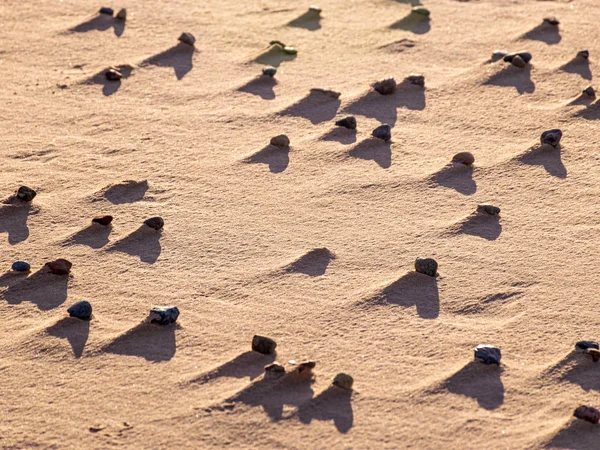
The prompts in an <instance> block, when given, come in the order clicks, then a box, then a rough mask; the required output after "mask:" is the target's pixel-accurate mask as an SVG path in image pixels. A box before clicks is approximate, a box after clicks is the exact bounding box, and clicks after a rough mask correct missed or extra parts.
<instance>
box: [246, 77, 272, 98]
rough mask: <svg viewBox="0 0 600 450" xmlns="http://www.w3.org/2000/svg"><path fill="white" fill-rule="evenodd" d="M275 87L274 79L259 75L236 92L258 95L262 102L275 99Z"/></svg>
mask: <svg viewBox="0 0 600 450" xmlns="http://www.w3.org/2000/svg"><path fill="white" fill-rule="evenodd" d="M275 86H277V80H276V79H275V78H273V77H270V76H267V75H261V76H259V77H257V78H254V79H253V80H251V81H249V82H248V83H246V84H245V85H244V86H242V87H241V88H239V89H238V91H240V92H246V93H248V94H252V95H258V96H259V97H260V98H262V99H263V100H273V99H274V98H275V91H274V90H273V88H274V87H275Z"/></svg>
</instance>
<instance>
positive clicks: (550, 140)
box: [540, 130, 562, 147]
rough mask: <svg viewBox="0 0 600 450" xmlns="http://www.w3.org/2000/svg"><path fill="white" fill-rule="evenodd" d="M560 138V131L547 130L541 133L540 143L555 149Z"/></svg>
mask: <svg viewBox="0 0 600 450" xmlns="http://www.w3.org/2000/svg"><path fill="white" fill-rule="evenodd" d="M561 138H562V131H560V130H548V131H544V132H543V133H542V136H541V138H540V142H541V143H542V144H548V145H551V146H552V147H556V146H557V145H558V143H559V142H560V139H561Z"/></svg>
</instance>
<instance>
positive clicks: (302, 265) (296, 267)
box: [284, 248, 335, 277]
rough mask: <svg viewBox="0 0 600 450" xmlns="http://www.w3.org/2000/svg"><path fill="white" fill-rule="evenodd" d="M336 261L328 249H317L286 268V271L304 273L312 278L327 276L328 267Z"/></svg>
mask: <svg viewBox="0 0 600 450" xmlns="http://www.w3.org/2000/svg"><path fill="white" fill-rule="evenodd" d="M334 259H335V255H334V254H333V253H331V252H330V251H329V250H328V249H327V248H315V249H312V250H311V251H309V252H307V253H306V254H304V255H302V256H301V257H300V258H298V259H297V260H296V261H294V262H293V263H291V264H289V265H288V266H286V267H285V268H284V270H285V271H286V272H288V273H303V274H305V275H308V276H311V277H319V276H321V275H324V274H325V271H326V270H327V266H329V263H330V262H331V261H333V260H334Z"/></svg>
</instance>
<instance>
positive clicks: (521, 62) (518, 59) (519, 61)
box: [510, 55, 527, 69]
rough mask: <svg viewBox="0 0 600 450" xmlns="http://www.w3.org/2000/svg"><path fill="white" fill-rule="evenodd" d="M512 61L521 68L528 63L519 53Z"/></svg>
mask: <svg viewBox="0 0 600 450" xmlns="http://www.w3.org/2000/svg"><path fill="white" fill-rule="evenodd" d="M510 63H511V64H512V65H513V66H515V67H518V68H519V69H522V68H523V67H525V66H526V65H527V63H526V62H525V60H524V59H523V58H521V57H520V56H519V55H515V56H514V57H513V59H512V60H511V61H510Z"/></svg>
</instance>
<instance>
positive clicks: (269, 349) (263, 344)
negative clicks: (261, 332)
mask: <svg viewBox="0 0 600 450" xmlns="http://www.w3.org/2000/svg"><path fill="white" fill-rule="evenodd" d="M276 347H277V342H275V341H274V340H273V339H271V338H268V337H264V336H258V335H256V336H254V337H253V338H252V350H253V351H255V352H258V353H262V354H263V355H270V354H271V353H274V352H275V348H276Z"/></svg>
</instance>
